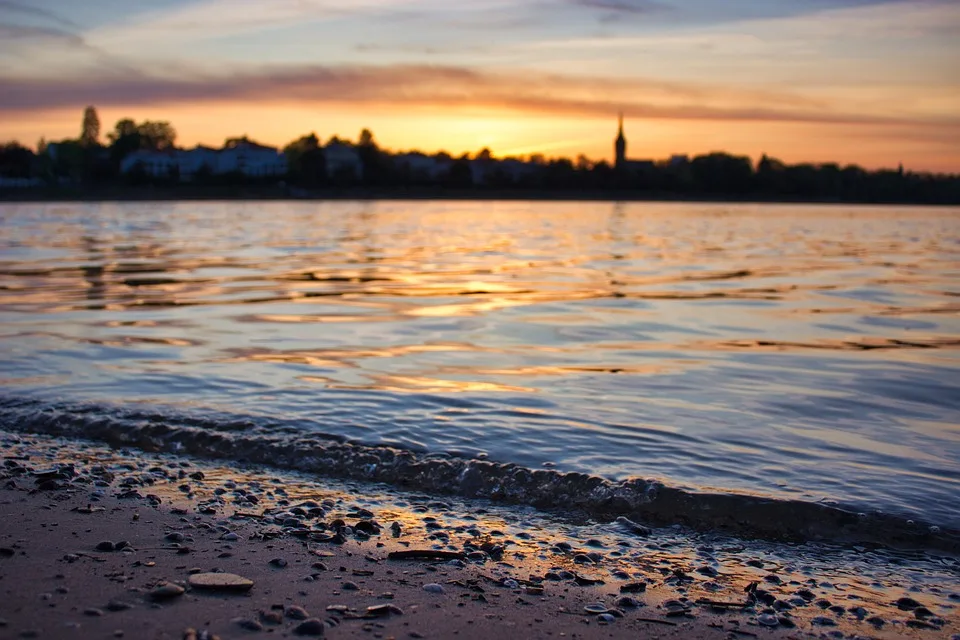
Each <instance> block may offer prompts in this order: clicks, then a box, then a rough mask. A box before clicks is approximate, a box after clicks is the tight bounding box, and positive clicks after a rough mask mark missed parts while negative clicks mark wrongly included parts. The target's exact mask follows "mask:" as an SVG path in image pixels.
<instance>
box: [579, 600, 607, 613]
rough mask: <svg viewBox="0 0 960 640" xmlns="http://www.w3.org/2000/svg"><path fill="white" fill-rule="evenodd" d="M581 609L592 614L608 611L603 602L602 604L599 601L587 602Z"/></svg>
mask: <svg viewBox="0 0 960 640" xmlns="http://www.w3.org/2000/svg"><path fill="white" fill-rule="evenodd" d="M583 610H584V611H586V612H587V613H590V614H593V615H599V614H601V613H606V612H607V611H609V609H608V608H607V606H606V605H605V604H602V603H599V602H597V603H595V604H588V605H586V606H585V607H584V608H583Z"/></svg>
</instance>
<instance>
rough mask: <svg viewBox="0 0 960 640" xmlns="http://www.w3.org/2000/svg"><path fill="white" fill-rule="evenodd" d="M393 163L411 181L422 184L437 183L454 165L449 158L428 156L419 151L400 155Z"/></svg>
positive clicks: (395, 157)
mask: <svg viewBox="0 0 960 640" xmlns="http://www.w3.org/2000/svg"><path fill="white" fill-rule="evenodd" d="M393 162H394V164H395V166H396V167H397V168H398V169H400V170H402V171H403V172H405V173H406V174H407V176H408V177H409V178H410V179H411V180H415V181H420V182H435V181H437V180H440V179H442V178H444V177H445V176H446V175H447V174H448V173H450V166H451V165H452V164H453V161H452V160H450V159H449V158H437V157H435V156H428V155H426V154H425V153H420V152H418V151H415V152H412V153H401V154H398V155H396V156H394V157H393Z"/></svg>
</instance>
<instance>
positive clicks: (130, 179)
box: [0, 108, 960, 204]
mask: <svg viewBox="0 0 960 640" xmlns="http://www.w3.org/2000/svg"><path fill="white" fill-rule="evenodd" d="M107 139H108V142H107V144H102V143H101V142H100V125H99V119H98V118H97V116H96V111H95V110H94V109H92V108H88V109H87V110H86V111H85V112H84V118H83V125H82V128H81V135H80V136H79V138H77V139H76V140H64V141H60V142H58V143H56V153H55V154H51V153H50V152H49V151H48V149H47V144H46V143H45V142H44V141H43V140H41V141H40V143H39V144H38V145H37V149H36V151H34V150H32V149H29V148H26V147H24V146H22V145H20V144H18V143H16V142H9V143H6V144H3V145H2V146H0V189H3V188H4V186H3V185H5V184H6V185H7V188H8V189H12V188H13V187H11V186H9V185H12V184H17V181H18V180H19V184H20V185H23V186H25V187H26V188H30V187H33V188H34V189H39V190H48V191H49V190H55V189H64V188H68V189H71V190H74V191H75V190H78V189H79V190H83V189H89V190H91V191H102V190H104V189H110V188H112V187H117V188H120V187H122V188H124V189H125V190H126V189H130V188H139V187H151V188H153V189H154V190H156V189H157V188H161V189H164V190H168V189H169V190H176V189H186V188H188V187H189V190H190V191H191V192H192V193H195V192H197V189H202V187H204V186H205V185H209V186H210V187H211V188H212V187H216V188H219V189H222V188H224V187H237V188H241V187H266V186H269V185H276V184H277V183H278V182H281V181H282V183H283V184H284V185H285V188H286V189H287V192H289V193H292V194H294V195H297V194H299V195H301V196H303V197H311V196H313V197H323V194H324V193H325V192H327V191H330V190H333V189H339V190H343V189H345V188H346V189H354V190H356V189H368V190H372V191H389V190H403V189H414V190H416V191H417V192H418V193H423V192H424V190H426V191H429V190H430V189H437V190H438V192H439V191H451V190H454V191H456V192H458V193H463V192H471V191H472V192H476V193H477V195H478V196H480V197H482V195H483V194H484V193H485V192H490V193H494V192H496V193H506V192H511V193H523V192H531V193H535V192H539V193H556V194H557V195H558V196H559V197H567V195H568V194H570V195H573V194H576V193H578V192H583V193H590V194H592V197H596V194H602V193H609V194H610V197H611V198H616V197H618V194H626V193H629V194H631V197H643V195H644V194H649V195H650V196H651V197H654V196H658V197H664V198H674V199H682V198H691V199H698V200H700V199H708V198H713V197H716V198H720V199H724V200H750V199H757V200H766V201H771V200H774V201H775V200H786V201H817V202H865V203H917V204H960V175H945V174H932V173H916V172H912V171H904V170H902V169H896V170H879V171H868V170H866V169H863V168H861V167H858V166H854V165H847V166H840V165H838V164H834V163H826V164H796V165H788V164H786V163H783V162H780V161H779V160H776V159H774V158H769V157H767V156H763V157H762V158H761V159H760V160H759V161H757V162H756V163H754V162H753V161H751V159H750V158H749V157H746V156H736V155H731V154H728V153H720V152H714V153H709V154H705V155H699V156H695V157H692V158H685V157H679V158H678V157H675V158H672V159H670V160H665V161H650V162H629V163H626V165H625V166H622V167H614V166H612V165H611V164H610V163H608V162H606V161H599V162H594V161H591V160H590V159H588V158H586V157H584V156H582V155H581V156H579V157H578V158H577V159H575V160H571V159H568V158H546V157H544V156H542V155H539V154H533V155H529V156H524V157H519V158H496V157H493V155H492V154H491V153H490V151H489V150H486V149H484V150H482V151H480V152H478V153H476V154H463V155H461V156H459V157H454V156H451V155H449V154H446V153H438V154H420V153H418V152H405V153H397V152H391V151H389V150H387V149H383V148H381V147H380V146H378V145H377V143H376V141H375V140H374V137H373V134H372V133H371V132H370V131H369V130H366V129H365V130H364V131H363V132H362V133H361V135H360V137H359V139H358V141H357V142H355V143H354V142H351V141H349V140H342V139H336V138H334V139H332V140H331V142H334V143H337V144H338V145H339V146H341V147H342V146H347V147H349V148H351V149H354V150H355V151H356V155H357V157H358V159H359V163H360V166H361V167H362V171H358V172H356V173H355V174H344V173H342V172H340V173H333V172H331V171H328V168H327V166H326V160H325V156H324V146H323V145H322V144H321V142H320V140H319V139H318V138H317V136H316V135H314V134H309V135H305V136H302V137H300V138H298V139H297V140H294V141H292V142H291V143H290V144H288V145H287V146H286V147H284V149H283V152H284V155H285V158H286V162H287V173H286V175H281V176H269V177H252V176H247V175H243V174H241V173H230V174H220V175H214V174H212V173H210V172H202V171H201V172H198V173H197V174H196V175H194V176H192V177H191V179H190V183H189V184H188V185H185V184H183V181H182V180H181V178H180V177H179V176H175V175H169V176H154V175H150V174H148V173H146V172H144V171H141V170H136V171H128V172H126V173H122V172H121V163H122V162H123V159H124V158H125V157H127V156H128V155H129V154H131V153H133V152H135V151H138V150H153V151H158V152H164V151H170V150H173V149H175V142H176V131H175V130H174V129H173V127H172V126H170V124H169V123H166V122H149V121H148V122H143V123H140V124H137V123H135V122H134V121H133V120H130V119H124V120H121V121H119V122H118V123H117V124H116V126H115V127H114V130H113V131H111V132H109V134H108V135H107ZM233 140H246V138H245V137H244V138H235V139H233ZM229 142H231V141H229V140H228V141H227V143H229ZM329 144H330V143H328V145H329ZM411 156H416V157H417V158H418V160H419V161H420V166H421V167H422V166H423V164H424V163H426V164H427V165H428V167H429V168H430V170H428V171H424V170H414V168H413V167H412V165H411V163H410V158H411ZM4 179H5V180H4Z"/></svg>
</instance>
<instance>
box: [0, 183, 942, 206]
mask: <svg viewBox="0 0 960 640" xmlns="http://www.w3.org/2000/svg"><path fill="white" fill-rule="evenodd" d="M342 200H383V201H403V200H411V201H439V202H458V201H518V202H528V201H543V202H612V203H613V202H669V203H698V204H707V203H715V204H767V205H769V204H783V205H850V206H910V207H955V206H957V205H960V201H957V202H950V201H948V202H922V201H916V200H882V199H873V200H870V199H849V200H843V199H825V198H819V199H818V198H802V197H797V198H787V197H772V196H771V197H764V196H762V195H760V194H746V195H744V196H740V197H731V196H726V197H725V196H723V195H720V194H700V195H698V194H679V193H672V192H653V191H638V190H628V189H625V190H622V191H607V190H570V191H563V190H547V189H486V188H473V189H463V188H450V189H448V188H434V187H429V188H417V187H396V188H392V187H329V188H323V189H318V190H316V191H307V190H300V189H296V188H288V187H284V186H279V185H253V186H206V187H194V186H189V185H185V186H178V187H172V188H169V187H105V188H89V189H83V188H53V189H51V188H41V189H30V188H28V189H16V190H14V189H8V190H0V203H34V202H36V203H42V202H174V201H181V202H194V201H196V202H206V201H291V202H324V201H342Z"/></svg>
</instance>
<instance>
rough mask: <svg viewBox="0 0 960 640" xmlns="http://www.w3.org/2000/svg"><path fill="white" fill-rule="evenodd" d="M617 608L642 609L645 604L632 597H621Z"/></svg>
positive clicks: (618, 599)
mask: <svg viewBox="0 0 960 640" xmlns="http://www.w3.org/2000/svg"><path fill="white" fill-rule="evenodd" d="M617 606H618V607H621V608H623V609H636V608H637V607H642V606H643V603H642V602H640V601H639V600H637V599H636V598H632V597H630V596H620V597H619V598H617Z"/></svg>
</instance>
